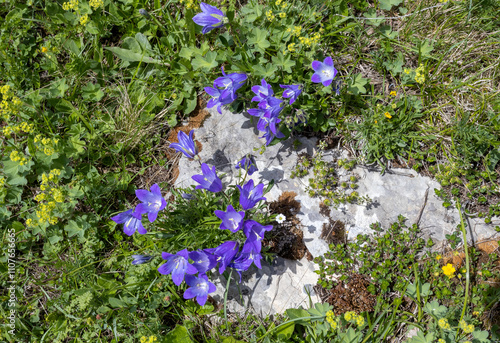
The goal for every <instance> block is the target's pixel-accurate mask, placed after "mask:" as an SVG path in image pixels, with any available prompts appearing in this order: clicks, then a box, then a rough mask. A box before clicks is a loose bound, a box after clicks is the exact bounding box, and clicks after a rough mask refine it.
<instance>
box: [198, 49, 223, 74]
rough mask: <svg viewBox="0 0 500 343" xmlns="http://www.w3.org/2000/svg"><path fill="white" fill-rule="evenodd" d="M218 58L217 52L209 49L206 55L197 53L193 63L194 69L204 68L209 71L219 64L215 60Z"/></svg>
mask: <svg viewBox="0 0 500 343" xmlns="http://www.w3.org/2000/svg"><path fill="white" fill-rule="evenodd" d="M216 58H217V53H216V52H215V51H209V52H207V53H206V55H205V56H201V55H195V56H194V60H193V61H192V62H191V64H192V66H193V69H194V70H198V69H203V70H204V71H209V70H210V69H212V68H215V67H217V66H218V65H219V64H218V63H217V62H216V61H215V59H216Z"/></svg>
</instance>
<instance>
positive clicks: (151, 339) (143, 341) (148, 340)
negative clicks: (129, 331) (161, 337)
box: [141, 336, 156, 343]
mask: <svg viewBox="0 0 500 343" xmlns="http://www.w3.org/2000/svg"><path fill="white" fill-rule="evenodd" d="M153 342H156V336H149V338H147V337H146V336H142V337H141V343H153Z"/></svg>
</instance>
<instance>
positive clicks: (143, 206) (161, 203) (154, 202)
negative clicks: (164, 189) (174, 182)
mask: <svg viewBox="0 0 500 343" xmlns="http://www.w3.org/2000/svg"><path fill="white" fill-rule="evenodd" d="M135 195H136V196H137V198H139V200H140V201H142V203H140V204H139V205H137V206H136V207H135V211H136V212H137V213H139V214H143V213H147V214H148V219H149V221H150V222H151V223H152V222H154V221H155V220H156V217H157V216H158V212H159V211H161V210H163V209H164V208H165V207H166V206H167V201H166V200H165V199H164V198H163V197H162V196H161V190H160V186H158V185H157V184H156V183H155V184H154V185H152V186H151V192H149V191H147V190H145V189H138V190H136V191H135Z"/></svg>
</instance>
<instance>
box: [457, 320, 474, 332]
mask: <svg viewBox="0 0 500 343" xmlns="http://www.w3.org/2000/svg"><path fill="white" fill-rule="evenodd" d="M458 325H460V328H461V329H462V330H463V331H464V332H465V333H471V332H473V331H474V325H472V324H467V322H466V321H465V320H463V319H462V320H461V321H460V322H459V323H458Z"/></svg>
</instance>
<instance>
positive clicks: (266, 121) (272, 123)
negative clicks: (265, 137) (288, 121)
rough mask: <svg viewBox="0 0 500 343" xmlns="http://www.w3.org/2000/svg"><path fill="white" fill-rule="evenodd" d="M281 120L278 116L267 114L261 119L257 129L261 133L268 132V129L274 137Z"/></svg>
mask: <svg viewBox="0 0 500 343" xmlns="http://www.w3.org/2000/svg"><path fill="white" fill-rule="evenodd" d="M280 122H281V119H279V118H278V116H273V115H272V113H271V112H268V113H265V114H264V115H263V116H262V117H260V119H259V121H258V123H257V129H258V130H259V131H266V129H267V128H269V129H270V130H271V132H272V133H273V135H276V134H277V133H276V132H277V131H278V130H277V129H276V124H279V123H280Z"/></svg>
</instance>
